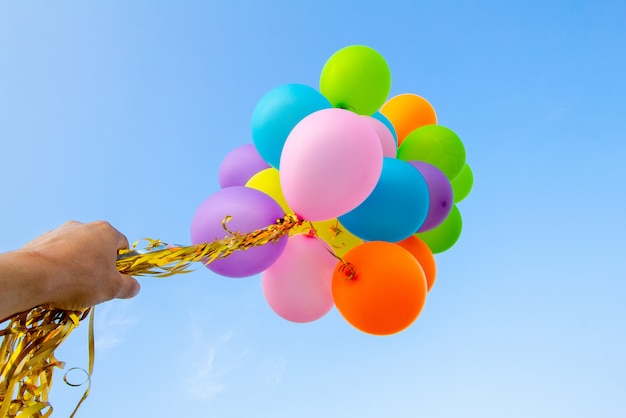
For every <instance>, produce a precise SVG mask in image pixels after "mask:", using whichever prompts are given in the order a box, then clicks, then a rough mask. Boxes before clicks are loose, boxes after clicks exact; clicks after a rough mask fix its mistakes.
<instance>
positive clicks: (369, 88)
mask: <svg viewBox="0 0 626 418" xmlns="http://www.w3.org/2000/svg"><path fill="white" fill-rule="evenodd" d="M390 89H391V72H390V71H389V66H388V65H387V62H386V61H385V59H384V58H383V56H382V55H380V53H379V52H378V51H376V50H375V49H372V48H370V47H368V46H363V45H352V46H347V47H345V48H342V49H340V50H339V51H337V52H335V53H334V54H333V55H332V56H331V57H330V58H329V59H328V61H326V64H325V65H324V68H323V69H322V74H321V76H320V92H321V93H322V94H323V95H324V96H325V97H326V98H327V99H328V101H330V103H331V104H332V105H333V106H334V107H340V108H344V109H348V110H352V111H353V112H355V113H358V114H360V115H372V114H373V113H375V112H376V111H377V110H378V109H379V108H380V107H381V106H382V105H383V104H384V103H385V100H386V99H387V96H388V95H389V90H390Z"/></svg>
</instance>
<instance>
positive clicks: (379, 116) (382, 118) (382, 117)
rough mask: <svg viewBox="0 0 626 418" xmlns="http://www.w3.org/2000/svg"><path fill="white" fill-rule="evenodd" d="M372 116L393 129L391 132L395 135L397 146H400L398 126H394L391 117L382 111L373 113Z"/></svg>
mask: <svg viewBox="0 0 626 418" xmlns="http://www.w3.org/2000/svg"><path fill="white" fill-rule="evenodd" d="M372 117H373V118H374V119H378V120H379V121H381V122H382V123H384V124H385V126H386V127H387V128H388V129H389V130H390V131H391V134H392V135H393V139H394V140H395V141H396V147H397V146H398V134H396V128H394V127H393V124H392V123H391V121H390V120H389V119H387V116H385V115H383V114H382V113H380V112H376V113H374V114H373V115H372Z"/></svg>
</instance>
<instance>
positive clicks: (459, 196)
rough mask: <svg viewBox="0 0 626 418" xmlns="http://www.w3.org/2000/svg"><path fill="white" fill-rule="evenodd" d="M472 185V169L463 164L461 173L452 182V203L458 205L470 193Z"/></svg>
mask: <svg viewBox="0 0 626 418" xmlns="http://www.w3.org/2000/svg"><path fill="white" fill-rule="evenodd" d="M473 185H474V173H472V168H471V167H470V166H469V165H468V164H467V163H465V165H464V166H463V168H462V169H461V172H460V173H459V175H458V176H456V178H455V179H454V180H452V193H453V194H454V203H459V202H460V201H461V200H463V199H465V198H466V197H467V196H468V195H469V194H470V192H471V191H472V186H473Z"/></svg>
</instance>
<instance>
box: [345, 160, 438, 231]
mask: <svg viewBox="0 0 626 418" xmlns="http://www.w3.org/2000/svg"><path fill="white" fill-rule="evenodd" d="M429 199H430V197H429V193H428V185H427V184H426V180H424V177H423V176H422V175H421V174H420V172H419V171H418V170H417V169H416V168H415V167H413V166H412V165H411V164H409V163H407V162H406V161H402V160H398V159H395V158H389V157H385V159H384V161H383V172H382V174H381V176H380V180H378V184H376V187H375V188H374V191H373V192H372V193H371V194H370V195H369V196H368V197H367V199H365V201H364V202H363V203H361V205H359V206H357V207H356V208H355V209H353V210H352V211H351V212H348V213H346V214H345V215H342V216H340V217H339V222H341V224H342V225H343V226H344V227H345V228H346V229H347V230H348V231H350V232H351V233H353V234H354V235H356V236H357V237H359V238H361V239H363V240H366V241H389V242H398V241H402V240H403V239H406V238H408V237H410V236H411V235H413V234H414V233H415V232H416V231H417V230H418V229H419V228H420V227H421V226H422V224H423V223H424V221H425V220H426V215H427V214H428V208H429V206H430V201H429Z"/></svg>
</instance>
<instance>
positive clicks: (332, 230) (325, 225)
mask: <svg viewBox="0 0 626 418" xmlns="http://www.w3.org/2000/svg"><path fill="white" fill-rule="evenodd" d="M313 227H314V229H315V233H316V234H317V236H318V237H320V238H321V239H323V240H324V241H325V242H326V243H328V245H329V246H330V248H331V249H332V250H333V251H335V254H336V255H338V256H339V257H343V256H344V254H345V253H347V252H348V251H350V250H351V249H352V248H354V247H356V246H357V245H359V244H361V243H363V240H362V239H361V238H358V237H356V236H354V235H353V234H352V233H350V232H348V230H347V229H346V228H344V226H343V225H341V224H340V223H339V221H338V220H337V219H336V218H335V219H330V220H328V221H321V222H313Z"/></svg>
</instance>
